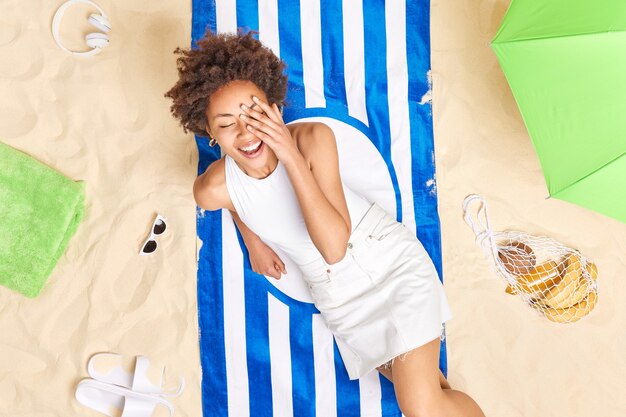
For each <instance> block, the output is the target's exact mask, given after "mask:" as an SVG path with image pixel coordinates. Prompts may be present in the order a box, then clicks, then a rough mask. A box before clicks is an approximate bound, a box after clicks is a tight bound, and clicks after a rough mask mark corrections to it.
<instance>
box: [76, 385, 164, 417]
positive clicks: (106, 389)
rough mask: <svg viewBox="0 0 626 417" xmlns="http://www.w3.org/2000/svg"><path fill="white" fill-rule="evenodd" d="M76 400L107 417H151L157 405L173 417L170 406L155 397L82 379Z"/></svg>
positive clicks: (77, 389) (77, 388)
mask: <svg viewBox="0 0 626 417" xmlns="http://www.w3.org/2000/svg"><path fill="white" fill-rule="evenodd" d="M76 400H77V401H78V402H79V403H81V404H82V405H84V406H86V407H89V408H91V409H94V410H96V411H99V412H100V413H102V414H105V415H107V416H109V417H116V416H119V415H120V414H119V410H122V414H121V416H120V417H151V416H152V414H153V413H154V410H155V408H156V407H157V406H158V405H163V406H165V407H167V409H168V410H169V412H170V417H173V416H174V408H173V407H172V404H170V402H169V401H168V400H166V399H164V398H161V397H159V396H157V395H150V394H142V393H139V392H134V391H131V390H129V389H127V388H123V387H120V386H117V385H113V384H107V383H104V382H100V381H96V380H95V379H90V378H87V379H83V380H82V381H80V382H79V383H78V386H77V387H76Z"/></svg>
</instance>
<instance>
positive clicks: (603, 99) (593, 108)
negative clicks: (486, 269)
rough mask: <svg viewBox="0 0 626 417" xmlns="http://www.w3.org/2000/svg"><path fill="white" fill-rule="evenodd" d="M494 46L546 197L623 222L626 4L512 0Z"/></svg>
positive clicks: (620, 0) (625, 197)
mask: <svg viewBox="0 0 626 417" xmlns="http://www.w3.org/2000/svg"><path fill="white" fill-rule="evenodd" d="M491 45H492V47H493V49H494V51H495V53H496V55H497V57H498V60H499V61H500V65H501V66H502V69H503V70H504V73H505V75H506V78H507V80H508V82H509V85H510V86H511V90H512V91H513V95H514V96H515V100H516V101H517V104H518V106H519V108H520V111H521V113H522V117H523V118H524V122H525V123H526V127H527V128H528V132H529V134H530V137H531V138H532V141H533V144H534V146H535V150H536V151H537V154H538V156H539V160H540V163H541V167H542V169H543V173H544V176H545V178H546V184H547V186H548V190H549V193H550V195H551V196H552V197H555V198H559V199H562V200H566V201H569V202H572V203H576V204H579V205H581V206H584V207H587V208H590V209H592V210H595V211H598V212H600V213H603V214H605V215H607V216H610V217H613V218H615V219H618V220H620V221H622V222H624V223H626V2H625V1H624V0H513V1H512V3H511V5H510V6H509V9H508V11H507V13H506V16H505V17H504V20H503V22H502V25H501V27H500V29H499V30H498V33H497V34H496V36H495V38H494V39H493V41H492V44H491Z"/></svg>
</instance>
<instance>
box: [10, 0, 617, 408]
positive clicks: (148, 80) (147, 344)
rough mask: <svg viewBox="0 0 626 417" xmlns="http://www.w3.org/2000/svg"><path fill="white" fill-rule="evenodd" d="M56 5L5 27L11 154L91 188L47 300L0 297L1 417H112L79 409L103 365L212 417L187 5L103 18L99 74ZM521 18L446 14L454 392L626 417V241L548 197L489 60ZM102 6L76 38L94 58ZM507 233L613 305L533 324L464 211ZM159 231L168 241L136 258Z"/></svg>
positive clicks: (439, 109) (501, 6)
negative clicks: (592, 270)
mask: <svg viewBox="0 0 626 417" xmlns="http://www.w3.org/2000/svg"><path fill="white" fill-rule="evenodd" d="M60 4H61V2H53V3H51V2H44V1H41V0H38V1H31V2H19V1H17V0H6V1H4V2H3V3H2V6H0V7H1V8H2V13H0V52H1V53H2V56H3V59H2V60H0V88H1V91H2V92H3V94H2V96H0V141H2V142H3V143H6V144H8V145H10V146H13V147H15V148H17V149H19V150H21V151H24V152H26V153H28V154H29V155H31V156H33V157H34V158H36V159H38V160H39V161H41V162H43V163H45V164H48V165H49V166H51V167H53V168H55V169H57V170H58V171H59V172H61V173H63V174H65V175H66V176H67V177H69V178H71V179H74V180H84V181H85V182H86V197H87V198H86V216H85V218H84V220H83V222H82V224H81V225H80V227H79V229H78V231H77V233H76V235H75V236H74V237H73V238H72V240H71V241H70V244H69V246H68V250H67V251H66V252H65V254H64V255H63V256H62V257H61V259H60V261H59V263H58V265H57V267H56V268H55V270H54V271H53V273H52V274H51V276H50V277H49V278H48V281H47V284H46V286H45V287H44V289H43V291H42V292H41V294H40V295H39V296H38V297H37V298H34V299H27V298H25V297H23V296H22V295H20V294H18V293H15V292H12V291H10V290H8V289H6V288H4V287H0V335H2V336H1V338H0V392H2V395H1V396H0V397H1V399H0V416H24V417H52V416H67V415H81V416H94V417H95V416H98V415H101V414H99V413H97V412H95V411H91V410H89V409H87V408H85V407H83V406H81V405H80V404H78V403H77V402H76V400H75V399H74V391H75V388H76V384H77V383H78V382H79V381H80V380H81V379H82V378H86V377H87V376H88V375H87V369H86V365H87V361H88V359H89V357H90V356H91V355H93V354H94V353H97V352H118V353H121V354H125V355H138V354H143V355H146V356H148V357H149V358H154V360H158V361H162V362H164V363H165V364H166V381H169V382H171V381H174V382H175V381H176V380H177V378H178V376H179V375H182V376H184V378H185V380H186V381H187V386H186V388H185V390H184V392H183V394H182V395H181V396H180V397H177V398H175V399H173V401H172V403H173V404H174V406H175V408H176V413H177V414H176V415H180V416H200V415H201V410H202V407H201V390H200V381H201V369H200V356H199V348H198V315H197V302H196V253H197V237H196V206H195V202H194V199H193V195H192V184H193V181H194V179H195V178H196V172H197V163H198V153H197V149H196V145H195V142H194V138H193V136H192V135H191V134H185V133H184V132H183V131H182V129H181V128H180V127H179V126H178V123H177V121H175V120H174V119H173V118H172V117H171V116H170V112H169V106H170V102H169V101H168V100H167V99H165V98H164V97H163V94H164V93H165V92H166V91H167V90H168V89H169V88H170V87H171V86H172V85H173V84H174V82H175V81H176V78H177V72H176V65H175V58H176V56H175V55H174V54H173V50H174V49H175V48H176V47H177V46H181V47H188V46H189V44H190V33H191V3H190V2H189V3H180V2H176V1H173V0H167V1H165V2H149V1H144V0H141V1H136V2H121V1H115V2H113V1H108V2H106V3H101V4H100V3H99V5H100V6H101V7H103V8H104V9H105V10H106V12H107V14H108V15H109V17H110V19H111V22H112V23H113V25H114V28H113V30H112V32H111V35H110V37H111V45H110V46H109V47H107V48H106V49H105V50H104V51H103V52H102V53H101V54H99V55H97V56H95V57H87V58H85V57H75V56H71V55H69V54H67V53H66V52H64V51H62V50H61V49H59V48H58V47H57V45H56V44H55V43H54V40H53V38H52V35H51V29H50V25H51V21H52V16H53V14H54V12H55V10H56V8H57V7H58V6H59V5H60ZM508 4H509V1H508V0H502V1H501V0H483V1H479V0H473V1H472V0H467V1H459V2H449V1H443V0H433V1H432V2H431V42H432V44H431V45H432V72H431V73H432V81H433V91H432V97H433V119H434V135H435V153H436V155H435V156H436V166H437V177H436V180H437V181H436V182H437V192H438V198H439V215H440V218H441V231H442V250H443V271H444V284H445V289H446V294H447V295H448V298H449V301H450V305H451V307H452V309H453V312H454V319H453V320H451V321H449V322H448V323H447V325H446V329H447V344H448V367H449V374H448V380H449V382H450V384H451V385H452V387H453V388H456V389H459V390H462V391H464V392H466V393H468V394H469V395H470V396H472V397H473V398H474V399H475V400H476V401H477V402H478V404H479V405H480V406H481V407H482V408H483V410H484V411H485V413H486V415H487V416H501V417H535V416H541V417H551V416H554V417H565V416H567V417H588V416H598V415H602V416H606V417H613V416H615V417H618V416H623V415H626V397H625V396H624V395H623V391H624V387H626V384H625V383H624V382H623V375H624V374H625V373H626V332H625V331H624V329H625V328H626V304H624V303H622V302H621V300H622V299H624V298H626V287H625V286H623V285H620V283H621V281H622V279H623V277H624V276H625V274H626V224H623V223H620V222H618V221H616V220H613V219H611V218H608V217H606V216H603V215H601V214H598V213H594V212H592V211H589V210H587V209H584V208H582V207H578V206H575V205H572V204H570V203H566V202H564V201H560V200H556V199H553V198H547V197H548V192H547V189H546V186H545V181H544V178H543V174H542V171H541V167H540V166H539V160H538V158H537V155H536V153H535V150H534V149H533V145H532V142H531V140H530V138H529V136H528V133H527V130H526V127H525V126H524V123H523V121H522V118H521V115H520V113H519V110H518V108H517V105H516V103H515V100H514V98H513V95H512V93H511V91H510V88H509V86H508V84H507V82H506V79H505V77H504V74H503V72H502V70H501V69H500V66H499V64H498V62H497V60H496V57H495V54H494V53H493V51H492V50H491V47H490V44H489V42H490V40H491V39H492V38H493V36H494V35H495V33H496V31H497V29H498V27H499V25H500V22H501V21H502V18H503V16H504V13H505V11H506V8H507V6H508ZM90 10H91V9H90V7H89V6H87V5H76V6H74V7H72V8H70V9H69V10H68V11H67V12H66V13H65V16H64V17H63V24H62V29H61V36H62V38H63V39H64V42H65V44H66V46H68V47H72V48H77V49H80V48H84V44H83V41H82V38H83V37H84V34H86V33H89V32H92V31H93V27H91V26H90V25H89V24H88V23H87V22H86V19H85V16H86V15H87V12H89V11H90ZM472 193H476V194H480V195H482V196H483V197H484V198H485V199H486V200H487V202H488V204H489V213H490V220H491V222H492V225H493V227H494V229H495V230H503V229H516V230H522V231H525V232H528V233H532V234H537V235H547V236H550V237H552V238H555V239H557V240H559V241H561V242H562V243H564V244H566V245H569V246H571V247H573V248H576V249H579V250H580V251H581V252H582V253H583V254H585V255H586V256H588V257H589V258H591V259H592V260H593V261H594V262H595V263H596V264H597V266H598V269H599V297H600V298H599V302H598V305H597V306H596V308H595V310H594V311H593V312H592V313H591V314H590V315H589V316H588V317H585V318H583V319H582V320H581V321H579V322H577V323H574V324H570V325H559V324H555V323H552V322H549V321H548V320H546V319H545V318H542V317H539V316H537V315H536V314H535V313H534V312H533V311H531V310H530V308H528V307H527V306H525V305H524V304H523V303H522V301H521V300H520V299H518V298H516V297H511V296H510V295H507V294H505V291H504V290H505V287H506V284H505V282H504V281H503V280H502V279H501V278H499V277H498V276H497V275H496V274H495V273H494V272H493V271H492V269H491V266H490V264H489V262H488V260H487V259H486V258H485V256H484V254H483V252H482V251H481V249H480V247H479V246H478V245H476V243H475V242H474V235H473V233H472V231H471V230H470V228H469V227H468V226H467V224H466V223H465V222H464V221H463V217H462V202H463V199H464V198H465V196H467V195H468V194H472ZM157 213H160V214H162V215H164V216H165V217H166V218H167V221H168V229H167V231H166V232H165V233H164V235H163V236H161V237H160V239H159V241H158V243H159V248H158V250H157V252H156V253H155V254H154V255H152V256H149V257H142V256H139V255H138V252H139V250H140V246H141V244H142V243H143V241H144V239H145V237H146V236H147V234H148V232H149V229H150V226H151V224H152V221H153V219H154V217H155V215H156V214H157Z"/></svg>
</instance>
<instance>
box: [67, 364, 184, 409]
mask: <svg viewBox="0 0 626 417" xmlns="http://www.w3.org/2000/svg"><path fill="white" fill-rule="evenodd" d="M130 361H132V359H131V358H127V357H123V356H122V355H119V354H117V353H98V354H95V355H93V356H92V357H91V359H90V360H89V363H88V364H87V371H88V373H89V376H91V377H92V378H93V379H89V378H88V379H83V380H82V381H81V382H80V383H79V384H78V386H77V387H76V400H78V402H80V403H81V404H83V405H85V406H87V407H89V408H92V409H94V410H96V411H99V412H101V413H103V414H105V415H107V416H110V417H115V416H119V415H120V410H122V414H121V417H150V416H152V414H153V413H154V410H155V408H156V407H157V406H158V405H159V404H160V405H163V406H165V407H167V409H168V410H169V412H170V417H171V416H173V414H174V409H173V407H172V405H171V404H170V402H169V401H168V400H167V399H165V398H164V397H175V396H178V395H180V394H181V393H182V391H183V389H184V386H185V380H184V378H182V377H181V378H180V385H179V387H178V389H176V390H174V391H164V389H163V375H164V370H165V367H164V366H162V365H161V366H159V365H158V364H154V363H151V362H150V360H149V359H148V358H147V357H145V356H136V357H135V366H134V371H133V370H131V369H130V368H131V367H130V366H128V365H129V363H130Z"/></svg>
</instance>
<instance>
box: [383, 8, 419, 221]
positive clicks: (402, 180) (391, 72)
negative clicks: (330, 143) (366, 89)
mask: <svg viewBox="0 0 626 417" xmlns="http://www.w3.org/2000/svg"><path fill="white" fill-rule="evenodd" d="M385 21H386V22H385V25H386V28H387V29H386V33H387V83H388V92H387V96H388V101H389V128H390V133H391V160H392V162H393V166H394V168H395V170H396V177H397V178H398V187H399V188H400V193H401V196H402V223H404V224H405V225H407V226H408V227H409V228H410V229H411V230H412V231H413V232H414V233H415V211H414V208H413V171H412V169H411V125H410V119H409V104H408V101H409V75H408V68H407V59H406V5H405V2H403V1H387V2H385Z"/></svg>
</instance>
